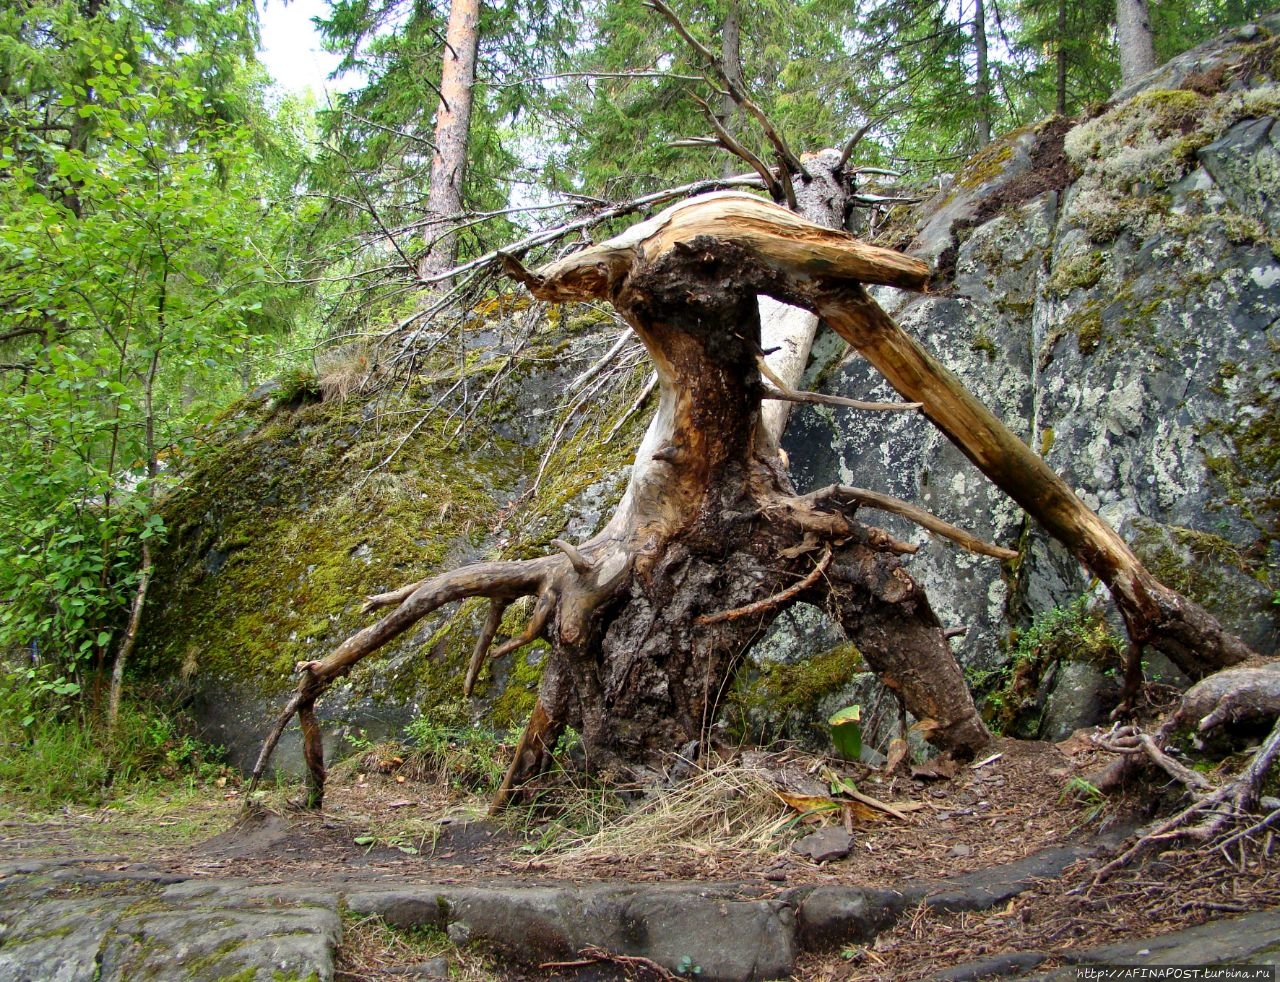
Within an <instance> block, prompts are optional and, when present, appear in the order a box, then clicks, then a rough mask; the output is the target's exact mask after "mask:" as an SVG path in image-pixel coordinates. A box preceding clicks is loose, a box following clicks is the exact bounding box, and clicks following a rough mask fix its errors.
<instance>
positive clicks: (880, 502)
mask: <svg viewBox="0 0 1280 982" xmlns="http://www.w3.org/2000/svg"><path fill="white" fill-rule="evenodd" d="M804 500H807V501H811V502H812V503H813V504H815V505H820V504H822V503H824V502H827V501H831V500H841V501H844V502H846V503H853V504H857V505H866V506H867V507H868V508H875V509H877V510H879V511H887V512H889V513H890V514H893V515H898V516H900V517H902V518H905V519H907V521H909V522H914V523H915V524H916V525H919V526H920V527H921V528H925V529H928V530H929V531H930V532H933V533H934V534H935V535H939V536H941V537H942V538H944V539H949V540H950V541H952V542H954V543H956V545H958V546H961V547H962V548H964V549H967V550H969V552H976V553H977V554H978V555H981V556H991V557H993V558H995V559H1006V560H1010V559H1017V558H1018V553H1017V552H1015V551H1014V550H1013V549H1006V548H1004V547H1003V546H997V545H992V544H991V543H989V542H984V541H982V540H981V539H979V538H978V537H977V536H976V535H973V534H972V533H970V532H966V531H965V530H964V529H962V528H957V527H956V526H954V525H952V524H951V523H950V522H946V521H943V520H942V519H941V518H939V517H938V516H937V515H934V514H931V513H930V512H927V511H925V510H924V509H923V508H920V507H918V506H917V505H913V504H911V502H909V501H903V500H902V499H901V498H895V497H893V496H892V495H888V494H881V493H880V492H879V491H868V490H867V489H866V488H852V487H849V486H847V485H843V484H833V485H831V486H830V487H826V488H823V489H821V490H820V491H814V492H812V493H811V494H807V495H805V496H804Z"/></svg>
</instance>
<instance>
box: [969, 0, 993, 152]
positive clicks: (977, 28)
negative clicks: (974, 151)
mask: <svg viewBox="0 0 1280 982" xmlns="http://www.w3.org/2000/svg"><path fill="white" fill-rule="evenodd" d="M973 50H974V56H975V61H976V62H977V65H976V70H977V79H976V80H975V82H974V86H973V98H974V102H976V103H977V108H978V120H977V127H978V149H982V148H983V147H985V146H986V145H987V144H989V143H990V142H991V68H990V65H989V63H988V60H987V12H986V8H985V7H984V6H983V2H982V0H974V10H973Z"/></svg>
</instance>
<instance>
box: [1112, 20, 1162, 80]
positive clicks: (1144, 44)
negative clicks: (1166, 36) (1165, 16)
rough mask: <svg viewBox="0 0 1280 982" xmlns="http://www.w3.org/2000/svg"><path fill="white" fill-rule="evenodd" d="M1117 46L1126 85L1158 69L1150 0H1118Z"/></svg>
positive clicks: (1121, 75) (1121, 78) (1121, 76)
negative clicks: (1149, 10)
mask: <svg viewBox="0 0 1280 982" xmlns="http://www.w3.org/2000/svg"><path fill="white" fill-rule="evenodd" d="M1116 43H1117V44H1118V46H1119V48H1120V81H1121V83H1122V84H1124V85H1128V84H1129V83H1130V82H1132V81H1133V80H1134V79H1137V78H1140V77H1142V76H1143V75H1145V74H1147V72H1149V71H1151V70H1152V69H1153V68H1155V67H1156V52H1155V44H1154V42H1153V40H1152V36H1151V17H1150V14H1149V13H1148V11H1147V0H1116Z"/></svg>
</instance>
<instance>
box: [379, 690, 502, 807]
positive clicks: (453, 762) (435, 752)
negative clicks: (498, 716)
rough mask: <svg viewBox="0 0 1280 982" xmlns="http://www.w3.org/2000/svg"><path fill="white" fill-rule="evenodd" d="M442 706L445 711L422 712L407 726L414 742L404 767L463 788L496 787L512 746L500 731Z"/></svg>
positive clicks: (484, 789)
mask: <svg viewBox="0 0 1280 982" xmlns="http://www.w3.org/2000/svg"><path fill="white" fill-rule="evenodd" d="M441 708H442V709H443V710H445V711H443V712H433V713H432V714H431V715H429V716H419V717H418V718H417V719H415V720H413V722H411V723H410V724H409V725H408V726H407V727H405V734H406V736H407V737H408V739H409V742H410V743H411V744H412V745H413V749H412V750H411V751H410V752H409V753H408V755H407V756H406V759H405V764H404V767H405V769H406V770H407V771H408V772H409V773H416V775H417V776H419V777H427V776H430V775H431V774H435V775H438V776H439V777H440V779H442V780H445V781H447V782H448V783H449V784H451V785H452V786H454V787H456V788H459V789H461V790H466V791H474V792H479V793H482V794H487V793H490V792H492V791H495V790H496V789H497V787H498V785H499V784H500V783H501V782H502V778H503V776H504V775H505V774H506V770H507V762H508V760H509V759H510V756H511V748H510V746H509V745H506V744H504V743H503V741H502V739H501V738H500V736H499V735H498V734H497V733H494V732H493V731H491V730H486V729H482V728H480V727H477V726H474V725H472V724H471V723H470V722H468V721H467V720H466V719H465V717H462V718H458V714H452V713H449V712H448V711H447V710H448V709H449V707H447V706H446V707H441Z"/></svg>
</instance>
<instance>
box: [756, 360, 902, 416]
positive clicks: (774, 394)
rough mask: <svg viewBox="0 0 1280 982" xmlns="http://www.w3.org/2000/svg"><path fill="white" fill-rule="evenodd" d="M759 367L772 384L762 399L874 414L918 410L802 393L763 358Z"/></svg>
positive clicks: (897, 403) (759, 361) (897, 404)
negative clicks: (862, 410) (838, 407)
mask: <svg viewBox="0 0 1280 982" xmlns="http://www.w3.org/2000/svg"><path fill="white" fill-rule="evenodd" d="M756 364H758V365H759V366H760V374H761V375H763V376H764V377H765V378H766V379H768V380H769V381H770V382H772V383H773V385H774V388H773V389H766V390H765V394H764V398H766V399H781V400H785V401H786V402H805V403H810V404H812V405H817V406H843V407H845V408H848V409H866V410H871V411H875V412H909V411H910V410H913V409H919V408H920V403H918V402H863V401H862V400H860V399H846V398H845V397H844V396H828V395H823V394H822V393H821V392H804V391H800V390H797V389H793V388H791V386H789V385H787V383H786V382H784V381H783V380H782V379H781V378H779V377H778V375H777V373H776V372H774V370H773V369H772V368H770V367H769V363H768V362H767V361H765V360H764V358H763V357H760V358H757V359H756Z"/></svg>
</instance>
